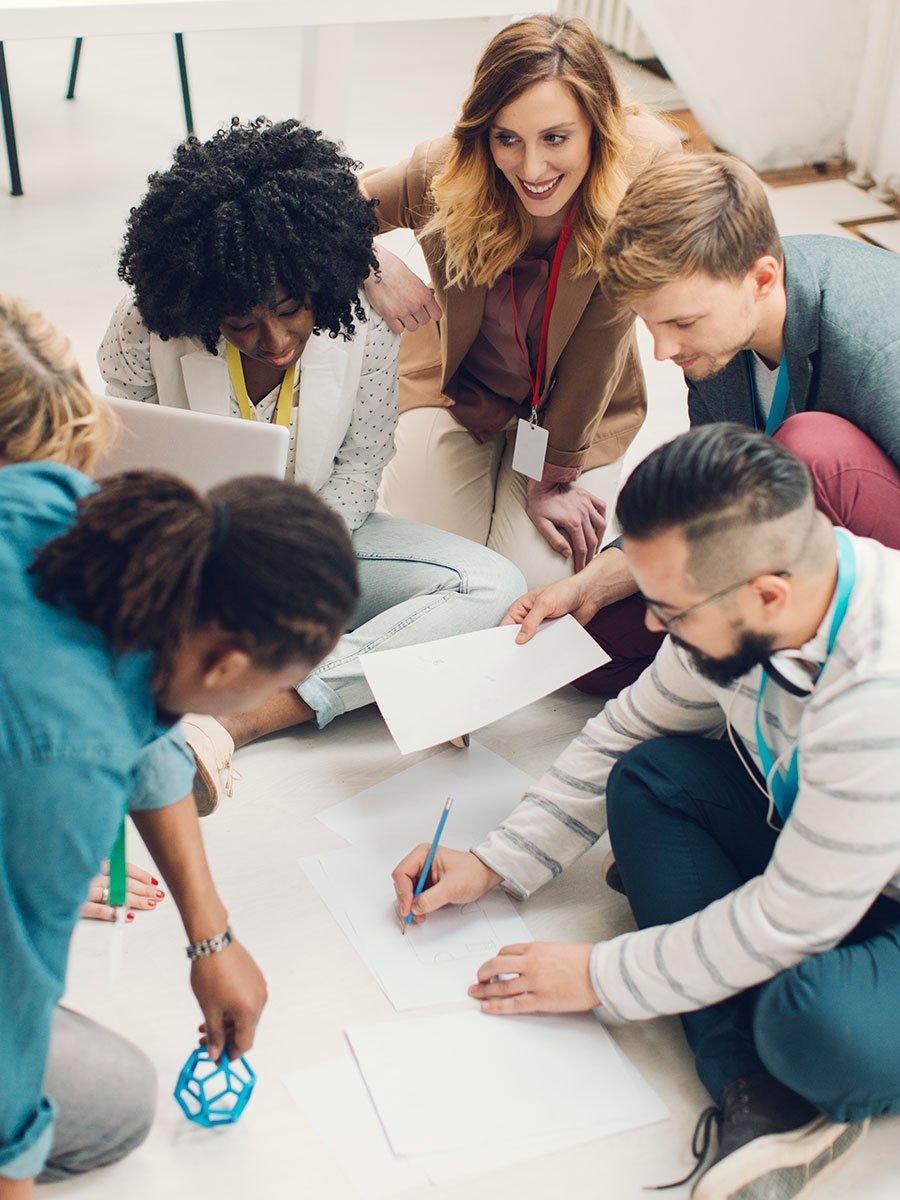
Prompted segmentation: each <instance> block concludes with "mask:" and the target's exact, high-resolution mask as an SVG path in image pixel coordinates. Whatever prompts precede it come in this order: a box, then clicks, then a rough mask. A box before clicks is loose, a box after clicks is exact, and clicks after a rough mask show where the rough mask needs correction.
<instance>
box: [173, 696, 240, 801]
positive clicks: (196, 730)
mask: <svg viewBox="0 0 900 1200" xmlns="http://www.w3.org/2000/svg"><path fill="white" fill-rule="evenodd" d="M181 729H182V732H183V733H184V737H185V741H186V742H187V744H188V745H189V746H190V748H191V750H192V751H193V754H194V759H195V761H196V763H197V770H196V772H195V773H194V789H193V790H194V803H195V804H196V805H197V812H198V814H199V815H200V816H201V817H208V816H209V814H210V813H213V812H215V811H216V809H217V808H218V807H219V800H220V799H221V796H222V789H223V785H224V788H225V791H226V792H227V793H228V795H229V796H230V795H231V793H232V779H233V778H234V777H236V775H235V772H234V769H233V768H232V766H231V755H232V754H233V752H234V742H233V741H232V739H231V735H230V734H229V733H228V731H227V730H226V729H225V727H224V726H222V725H220V724H219V723H218V721H216V720H215V718H214V717H207V716H200V715H197V714H196V713H187V714H186V715H185V716H184V717H182V719H181Z"/></svg>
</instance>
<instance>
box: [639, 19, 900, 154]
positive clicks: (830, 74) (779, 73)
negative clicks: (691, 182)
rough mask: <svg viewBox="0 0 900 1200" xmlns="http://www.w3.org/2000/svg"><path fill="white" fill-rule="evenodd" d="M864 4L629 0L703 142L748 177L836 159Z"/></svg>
mask: <svg viewBox="0 0 900 1200" xmlns="http://www.w3.org/2000/svg"><path fill="white" fill-rule="evenodd" d="M871 3H872V0H629V5H630V8H631V10H632V12H633V13H634V16H635V17H636V19H637V21H638V22H639V24H640V25H641V27H642V28H643V30H644V33H645V34H646V35H647V37H648V38H649V40H650V42H651V43H652V45H653V46H654V48H655V50H656V53H657V55H658V56H659V58H660V60H661V61H662V63H663V64H664V65H665V67H666V70H667V71H668V72H669V74H670V75H671V77H672V79H673V80H674V81H675V83H676V84H677V85H678V87H679V88H680V89H681V90H682V91H683V92H684V94H685V97H686V98H687V101H688V105H689V107H690V108H691V109H692V110H693V112H694V114H695V115H696V117H697V119H698V120H699V122H700V124H701V125H702V126H703V128H704V129H705V131H706V132H707V134H708V135H709V137H710V139H711V140H712V141H713V142H714V143H715V144H716V145H717V146H719V147H720V148H721V149H723V150H728V151H730V152H731V153H732V154H736V155H738V156H739V157H740V158H742V159H744V160H745V161H746V162H748V163H749V164H750V165H751V166H752V167H754V168H755V169H756V170H758V171H764V170H773V169H777V168H781V167H793V166H797V165H800V164H804V163H811V162H816V161H820V160H823V159H827V158H831V157H834V156H836V155H839V154H840V153H841V151H842V149H843V145H844V140H845V137H846V133H847V127H848V123H849V121H850V117H851V113H852V112H853V110H854V105H855V103H856V94H857V88H858V80H859V76H860V72H861V69H862V64H863V59H864V57H865V50H866V34H867V17H868V12H869V9H870V6H871ZM892 6H893V5H892ZM897 75H898V79H900V67H898V68H897ZM895 116H896V121H897V123H898V124H900V113H896V114H895Z"/></svg>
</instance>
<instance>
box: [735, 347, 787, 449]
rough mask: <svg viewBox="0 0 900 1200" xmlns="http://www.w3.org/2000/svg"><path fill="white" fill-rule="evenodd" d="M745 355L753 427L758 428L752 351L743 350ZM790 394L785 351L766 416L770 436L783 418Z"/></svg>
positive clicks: (757, 394) (757, 395)
mask: <svg viewBox="0 0 900 1200" xmlns="http://www.w3.org/2000/svg"><path fill="white" fill-rule="evenodd" d="M744 353H745V354H746V356H747V370H748V371H749V373H750V392H751V394H752V396H753V428H754V429H759V418H760V411H759V393H758V392H757V390H756V372H755V371H754V369H753V351H752V350H745V351H744ZM790 394H791V381H790V379H789V378H788V369H787V351H785V352H784V354H782V356H781V363H780V364H779V367H778V378H777V379H776V380H775V394H774V395H773V396H772V407H771V408H770V409H769V415H768V417H767V418H766V433H767V434H768V435H769V436H770V437H771V435H772V434H773V433H774V432H775V430H776V429H777V428H778V426H779V425H780V424H781V422H782V421H783V420H784V413H785V409H786V408H787V402H788V396H790Z"/></svg>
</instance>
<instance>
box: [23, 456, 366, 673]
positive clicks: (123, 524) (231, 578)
mask: <svg viewBox="0 0 900 1200" xmlns="http://www.w3.org/2000/svg"><path fill="white" fill-rule="evenodd" d="M30 570H31V571H32V572H33V573H34V574H36V575H37V576H39V578H40V589H39V594H40V596H41V598H42V599H45V600H47V601H49V602H50V603H53V604H65V605H66V606H68V607H70V608H71V609H72V610H73V611H74V612H75V613H76V614H77V615H78V616H79V617H80V618H81V619H82V620H83V621H86V622H88V623H90V624H91V625H95V626H96V627H97V628H98V629H100V630H101V632H102V633H103V634H104V635H105V636H106V638H107V639H108V641H109V642H110V644H111V646H112V647H113V648H114V649H115V650H116V651H117V652H118V653H120V654H125V653H127V652H129V651H133V650H143V651H152V652H153V653H154V655H155V660H156V674H157V677H158V678H159V679H165V677H166V674H167V672H168V670H169V667H170V666H171V661H172V654H173V652H174V650H175V649H176V648H177V646H178V645H179V644H180V642H181V641H182V639H183V638H184V636H185V635H186V634H187V633H189V632H190V631H191V630H194V629H199V628H203V627H205V626H207V625H210V624H212V623H215V624H217V625H219V626H221V628H222V629H224V630H227V631H228V632H230V633H233V634H234V635H235V636H236V637H237V638H239V639H240V640H241V641H242V642H243V643H244V644H245V649H246V650H247V653H248V654H249V655H250V657H251V659H252V660H253V661H254V663H256V664H257V665H258V666H261V667H264V668H266V669H270V670H278V669H279V668H281V667H283V666H285V665H286V664H287V663H289V662H291V661H294V660H298V659H300V660H305V661H306V662H309V663H318V662H319V661H320V659H322V658H323V657H324V656H325V654H327V653H328V651H329V650H330V649H331V646H332V644H333V643H334V641H335V640H336V638H337V637H338V636H339V634H340V633H341V631H342V630H343V628H344V625H345V624H346V622H347V620H348V618H349V617H350V614H351V613H352V611H353V609H354V607H355V605H356V601H357V597H358V591H359V589H358V585H357V580H356V559H355V557H354V554H353V547H352V543H351V541H350V536H349V534H348V533H347V529H346V527H345V525H344V523H343V521H342V520H341V519H340V517H338V516H337V515H336V514H335V513H334V512H332V511H331V509H329V508H328V507H327V506H326V505H325V504H324V503H323V502H322V501H321V500H319V499H318V498H317V497H316V496H315V495H314V494H313V493H312V492H311V491H310V490H309V488H306V487H303V486H301V485H298V484H294V483H285V482H283V481H281V480H275V479H269V478H267V477H263V476H248V477H246V478H243V479H234V480H230V481H229V482H228V483H223V484H220V485H219V486H218V487H216V488H213V489H212V491H211V492H210V493H209V496H208V498H204V497H203V496H201V495H200V494H199V493H198V492H195V491H194V489H193V488H191V487H190V486H189V485H188V484H186V483H184V482H182V481H181V480H180V479H176V478H175V477H174V476H173V475H166V474H163V473H162V472H157V471H130V472H126V473H125V474H122V475H114V476H111V477H110V478H108V479H105V480H103V481H102V482H101V483H100V485H99V487H98V489H97V491H95V492H92V493H91V494H90V495H89V496H87V497H85V498H84V499H83V500H82V501H81V502H80V503H79V505H78V511H77V515H76V518H75V523H74V524H73V525H72V527H71V529H69V530H68V531H67V532H66V533H64V534H62V535H61V536H60V537H57V538H54V539H53V541H51V542H48V543H47V545H46V546H44V547H43V548H42V549H41V550H40V551H39V552H38V554H37V555H36V557H35V560H34V562H33V563H32V566H31V568H30Z"/></svg>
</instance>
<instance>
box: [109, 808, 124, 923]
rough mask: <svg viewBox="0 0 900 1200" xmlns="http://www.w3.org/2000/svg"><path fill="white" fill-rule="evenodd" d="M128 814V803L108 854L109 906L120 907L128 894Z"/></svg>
mask: <svg viewBox="0 0 900 1200" xmlns="http://www.w3.org/2000/svg"><path fill="white" fill-rule="evenodd" d="M127 815H128V805H127V804H126V805H125V808H124V811H123V813H122V824H121V825H120V826H119V832H118V835H117V837H116V844H115V845H114V846H113V848H112V854H110V856H109V906H110V908H120V907H121V906H122V905H123V904H124V903H125V900H126V897H127V894H128V868H127V867H126V866H125V818H126V816H127Z"/></svg>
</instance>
